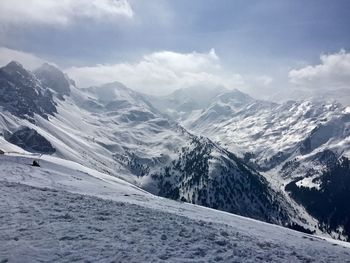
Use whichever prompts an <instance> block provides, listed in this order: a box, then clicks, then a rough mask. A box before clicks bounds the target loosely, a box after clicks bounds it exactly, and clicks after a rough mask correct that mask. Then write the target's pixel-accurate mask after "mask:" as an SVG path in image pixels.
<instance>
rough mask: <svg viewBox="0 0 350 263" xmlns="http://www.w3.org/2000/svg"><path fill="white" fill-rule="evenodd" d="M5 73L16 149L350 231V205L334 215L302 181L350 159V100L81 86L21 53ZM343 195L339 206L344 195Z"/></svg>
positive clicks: (301, 224) (321, 229) (204, 199)
mask: <svg viewBox="0 0 350 263" xmlns="http://www.w3.org/2000/svg"><path fill="white" fill-rule="evenodd" d="M0 73H1V74H0V83H4V85H2V86H0V91H1V92H2V94H5V95H6V96H5V97H7V99H6V100H1V101H0V106H1V107H2V110H1V111H0V127H1V130H2V131H1V136H0V142H1V144H0V150H2V151H3V152H5V153H6V154H9V153H13V152H15V153H17V154H18V153H21V154H30V153H37V154H44V155H43V156H44V157H45V156H46V155H47V154H50V155H51V156H55V157H57V158H61V159H65V160H69V161H72V162H75V163H78V164H80V165H83V166H85V167H88V168H90V169H94V170H97V171H99V172H102V173H105V174H109V175H112V176H114V177H116V178H121V179H123V180H126V181H128V182H129V183H132V184H133V185H136V186H138V187H140V188H142V189H144V190H146V191H148V192H150V193H152V194H156V195H160V196H163V197H168V198H172V199H175V200H181V201H185V202H189V203H193V204H199V205H203V206H207V207H211V208H215V209H219V210H223V211H227V212H232V213H236V214H239V215H243V216H248V217H251V218H255V219H260V220H263V221H266V222H272V223H276V224H280V225H284V226H289V227H292V228H295V229H298V230H302V231H306V232H310V233H311V232H314V233H319V234H321V233H322V234H325V235H327V233H328V234H331V235H332V236H333V237H336V238H341V239H346V238H347V237H348V236H349V233H350V232H349V231H348V227H347V226H346V224H347V222H348V219H347V217H346V215H348V214H349V213H347V212H346V211H345V216H344V214H341V215H340V216H337V217H336V219H334V218H332V219H331V220H332V225H331V224H330V223H329V221H327V220H329V218H326V217H325V216H324V215H325V214H327V213H328V211H326V212H325V213H322V217H321V216H320V214H319V209H318V207H316V208H315V207H313V206H310V204H309V203H311V204H314V203H315V202H313V200H312V199H311V201H310V200H305V198H302V196H304V195H305V191H304V189H303V188H301V187H299V185H302V186H305V185H306V186H308V187H309V188H307V189H311V190H312V191H314V189H315V187H316V188H317V189H323V188H327V189H328V190H327V191H326V193H329V192H331V190H329V189H331V188H332V185H333V184H331V185H329V184H327V182H329V176H328V177H327V175H326V174H325V172H326V171H327V172H329V171H331V170H330V168H333V169H338V170H339V169H340V170H342V169H345V170H346V169H347V168H346V167H347V166H346V156H347V153H348V151H349V129H348V122H349V109H347V108H344V107H342V106H341V105H339V104H323V103H319V102H318V103H315V102H287V103H284V104H276V103H272V102H266V101H258V100H255V99H253V98H252V97H250V96H249V95H247V94H245V93H242V92H240V91H238V90H231V91H227V90H224V89H221V88H218V89H214V90H210V89H207V88H205V89H204V91H203V92H202V93H200V88H199V87H196V88H193V89H191V90H179V91H177V92H175V93H173V94H171V95H169V96H166V97H160V98H155V97H149V96H144V95H143V94H140V93H138V92H135V91H133V90H130V89H128V88H127V87H125V86H124V85H123V84H121V83H119V82H114V83H109V84H105V85H102V86H99V87H90V88H87V89H79V88H78V87H76V85H75V84H74V81H72V80H70V79H69V77H68V76H67V75H65V74H64V73H62V72H61V71H60V70H59V69H57V68H55V67H54V66H51V65H43V66H42V67H41V68H39V69H38V70H35V71H34V72H33V73H31V72H29V71H27V70H25V69H24V68H23V67H22V66H21V65H19V64H18V63H16V62H12V63H10V64H9V65H7V66H5V67H4V68H2V69H1V71H0ZM11 88H12V89H13V90H14V91H13V90H11ZM27 92H29V95H28V97H27ZM8 94H11V99H10V97H9V96H7V95H8ZM33 94H36V95H35V96H34V95H33ZM42 101H43V102H45V103H43V102H42ZM184 104H185V105H184ZM17 105H21V108H20V109H21V110H20V111H18V107H17ZM189 131H190V132H189ZM44 157H41V158H44ZM340 157H344V158H345V159H341V158H340ZM315 166H316V168H317V169H316V168H315ZM344 167H345V168H344ZM338 170H337V171H338ZM331 172H332V171H331ZM339 180H340V181H341V182H343V181H344V180H343V181H342V180H341V179H339ZM345 183H347V181H345ZM294 185H296V187H298V188H295V186H294ZM314 186H315V187H314ZM299 188H300V189H302V190H303V192H302V193H300V192H298V191H297V190H299ZM286 190H288V192H290V194H288V192H287V191H286ZM306 191H307V190H306ZM338 194H339V195H340V196H343V195H344V193H343V192H341V189H340V190H338V192H337V195H336V196H338ZM322 197H324V196H322ZM314 198H316V199H317V198H318V199H320V197H318V196H317V197H314ZM325 198H327V196H326V197H325ZM337 198H338V197H337ZM337 198H336V199H335V200H333V201H332V203H331V204H330V205H328V206H327V207H328V209H331V207H332V204H335V207H337V208H338V205H343V204H342V203H339V202H338V199H337ZM317 201H318V202H319V200H317ZM308 202H309V203H308ZM339 207H340V206H339ZM305 208H306V209H305ZM333 214H334V213H333Z"/></svg>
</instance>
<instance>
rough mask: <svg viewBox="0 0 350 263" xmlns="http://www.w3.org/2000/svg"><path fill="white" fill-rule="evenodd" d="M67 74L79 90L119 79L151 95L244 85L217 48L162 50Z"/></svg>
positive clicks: (76, 69) (70, 70) (75, 68)
mask: <svg viewBox="0 0 350 263" xmlns="http://www.w3.org/2000/svg"><path fill="white" fill-rule="evenodd" d="M66 72H67V73H68V74H69V75H70V76H71V77H72V78H73V79H75V80H76V81H77V84H78V86H80V87H87V86H90V85H99V84H103V83H107V82H113V81H116V80H118V81H120V82H122V83H124V84H125V85H127V86H128V87H130V88H132V89H135V90H138V91H142V92H145V93H151V94H167V93H169V92H171V91H174V90H176V89H179V88H186V87H191V86H199V85H202V86H203V85H205V86H224V87H227V88H241V87H242V86H244V84H245V83H244V79H243V77H242V76H241V75H239V74H234V73H229V72H227V71H226V70H224V69H223V68H222V67H221V65H220V59H219V57H218V56H217V55H216V53H215V50H214V49H211V50H210V51H209V52H208V53H197V52H191V53H177V52H172V51H160V52H154V53H151V54H149V55H145V56H144V57H143V58H142V59H141V60H140V61H138V62H136V63H118V64H112V65H96V66H92V67H72V68H69V69H67V70H66Z"/></svg>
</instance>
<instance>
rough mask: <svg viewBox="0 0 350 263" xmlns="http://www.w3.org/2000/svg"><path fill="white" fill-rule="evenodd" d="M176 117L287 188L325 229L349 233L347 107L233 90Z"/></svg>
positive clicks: (349, 128) (349, 119)
mask: <svg viewBox="0 0 350 263" xmlns="http://www.w3.org/2000/svg"><path fill="white" fill-rule="evenodd" d="M178 121H179V122H180V123H181V124H182V125H184V127H185V128H187V129H188V130H190V131H192V132H194V133H195V134H201V135H204V136H207V137H209V138H210V139H212V140H213V141H215V142H217V143H219V144H220V145H221V146H222V147H224V148H227V149H228V150H229V151H231V152H235V153H237V154H238V156H240V157H241V158H242V159H243V160H244V161H245V162H247V163H249V164H250V165H251V166H252V167H254V168H255V169H256V170H258V171H260V173H261V174H262V175H264V176H265V178H267V180H268V181H269V182H270V183H271V184H272V185H275V188H276V189H282V190H283V191H285V190H286V189H287V190H288V192H290V196H292V197H293V198H294V199H295V200H296V201H297V202H298V203H301V204H303V205H304V206H305V207H306V208H307V210H308V211H309V212H310V213H311V214H312V215H314V216H315V217H317V218H318V219H319V220H320V225H322V226H321V227H323V228H326V229H327V231H330V229H332V230H339V232H342V233H344V234H346V235H349V234H350V225H349V222H350V210H349V209H348V208H347V207H346V206H344V204H343V198H347V190H345V189H349V188H350V184H349V181H348V177H347V176H348V174H349V170H348V168H347V167H348V165H347V162H348V158H349V156H350V108H349V107H344V106H342V105H341V104H339V103H335V102H325V101H320V100H319V99H317V100H311V101H310V100H309V101H287V102H285V103H282V104H277V103H273V102H268V101H261V100H255V99H253V98H252V97H250V96H249V95H247V94H244V93H242V92H240V91H237V90H233V91H228V92H225V93H222V94H220V95H218V96H216V97H214V98H213V99H212V100H211V103H210V105H209V106H208V107H206V108H203V109H201V110H195V111H192V112H191V113H188V114H187V118H185V119H182V118H178ZM340 170H341V171H342V172H341V173H342V176H341V177H339V176H338V177H337V176H336V174H338V175H339V173H340V172H339V171H340ZM333 175H334V176H333ZM337 183H341V184H342V185H343V186H344V187H340V188H336V187H334V185H336V184H337ZM316 192H317V193H316ZM319 193H323V194H322V195H320V194H319ZM307 195H308V196H307ZM285 196H286V197H287V198H288V196H289V195H288V194H285ZM306 196H307V197H306ZM321 196H322V197H321ZM332 196H335V197H332ZM306 199H307V200H306ZM325 199H327V200H331V201H327V202H326V203H327V204H325V201H324V200H325ZM310 203H311V204H316V205H310ZM339 210H341V211H342V212H341V213H338V212H336V211H339ZM330 222H331V223H330ZM330 225H332V226H331V227H329V226H330ZM344 229H345V230H344Z"/></svg>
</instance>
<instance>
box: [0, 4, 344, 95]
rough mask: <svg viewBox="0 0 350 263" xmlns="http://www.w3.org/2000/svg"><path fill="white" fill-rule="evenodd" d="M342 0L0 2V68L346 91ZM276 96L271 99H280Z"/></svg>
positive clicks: (153, 84)
mask: <svg viewBox="0 0 350 263" xmlns="http://www.w3.org/2000/svg"><path fill="white" fill-rule="evenodd" d="M349 10H350V1H348V0H337V1H329V0H308V1H303V0H279V1H276V0H264V1H262V0H250V1H246V0H191V1H189V0H147V1H146V0H60V1H56V0H1V2H0V65H4V64H6V63H7V62H9V61H11V60H17V61H19V62H21V63H22V64H23V65H24V66H25V67H28V68H29V69H33V68H35V67H37V66H38V65H40V64H41V63H42V62H43V61H48V62H50V63H54V64H56V65H58V66H59V67H60V68H61V69H63V70H64V71H65V72H67V73H68V74H69V75H70V77H71V78H73V79H74V80H76V82H77V83H78V85H79V86H81V87H86V86H89V85H98V84H101V83H105V82H111V81H115V80H118V81H120V82H123V83H124V84H126V85H127V86H129V87H131V88H133V89H136V90H139V91H142V92H145V93H153V94H167V93H169V92H171V91H173V90H175V89H177V88H184V87H190V86H201V85H206V86H213V87H216V86H224V87H227V88H238V89H241V90H243V91H246V92H249V93H251V94H252V95H254V96H256V97H268V96H275V98H278V97H279V96H278V94H287V93H288V92H292V91H298V92H302V91H305V92H314V93H319V92H320V91H321V92H328V93H332V92H333V91H334V92H335V91H337V90H341V91H342V92H343V93H344V92H345V93H349V95H350V53H349V52H350V28H349V25H350V15H349ZM276 94H277V95H276Z"/></svg>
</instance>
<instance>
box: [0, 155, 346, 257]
mask: <svg viewBox="0 0 350 263" xmlns="http://www.w3.org/2000/svg"><path fill="white" fill-rule="evenodd" d="M33 157H34V156H33V155H28V154H27V155H6V156H0V171H1V172H0V192H1V194H0V199H1V202H0V209H1V216H0V222H1V224H0V225H1V226H2V231H1V232H0V239H1V242H0V260H1V261H3V262H7V261H9V262H28V261H59V262H68V261H86V260H88V261H100V262H110V261H117V262H140V261H147V262H162V261H171V262H218V261H222V262H233V261H239V262H242V261H244V262H267V261H269V262H286V261H288V262H313V261H315V262H346V261H347V260H348V259H349V257H350V248H349V247H347V245H348V244H346V243H341V242H339V241H338V242H337V243H335V241H331V242H330V241H327V240H324V239H322V238H319V237H316V236H310V235H307V234H302V233H300V232H295V231H292V230H288V229H285V228H282V227H278V226H274V225H269V224H266V223H262V222H259V221H255V220H251V219H247V218H243V217H239V216H235V215H232V214H229V213H224V212H220V211H216V210H212V209H207V208H204V207H200V206H195V205H191V204H186V203H181V202H175V201H171V200H168V199H163V198H160V197H156V196H153V195H151V194H148V193H146V192H144V191H142V190H141V189H139V188H136V187H134V186H133V185H131V184H128V183H126V182H124V181H122V180H119V179H116V178H115V177H112V176H109V175H106V174H102V173H100V172H97V171H94V170H92V169H87V168H86V167H83V166H81V165H79V164H76V163H73V162H70V161H66V160H63V159H57V158H55V157H49V156H45V157H44V159H43V160H41V161H40V164H41V167H40V168H38V167H32V166H30V163H31V161H32V159H33Z"/></svg>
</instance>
